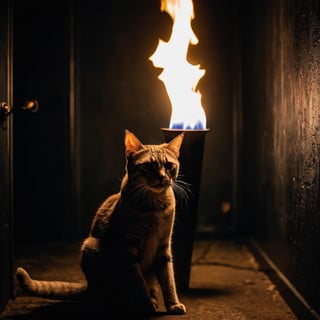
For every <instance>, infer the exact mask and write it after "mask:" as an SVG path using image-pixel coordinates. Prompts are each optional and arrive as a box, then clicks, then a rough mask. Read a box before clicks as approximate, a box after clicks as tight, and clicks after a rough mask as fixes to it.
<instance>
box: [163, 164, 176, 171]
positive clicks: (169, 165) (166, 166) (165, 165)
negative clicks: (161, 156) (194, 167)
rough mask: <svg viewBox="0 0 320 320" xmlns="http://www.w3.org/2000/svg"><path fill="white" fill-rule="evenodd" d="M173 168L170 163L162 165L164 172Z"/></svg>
mask: <svg viewBox="0 0 320 320" xmlns="http://www.w3.org/2000/svg"><path fill="white" fill-rule="evenodd" d="M173 167H174V165H173V163H172V162H166V163H165V164H164V168H165V169H166V170H171V169H172V168H173Z"/></svg>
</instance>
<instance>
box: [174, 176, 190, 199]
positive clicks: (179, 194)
mask: <svg viewBox="0 0 320 320" xmlns="http://www.w3.org/2000/svg"><path fill="white" fill-rule="evenodd" d="M179 177H180V176H179ZM172 187H173V190H174V192H175V195H176V200H177V202H181V203H182V204H184V205H187V204H188V202H189V199H190V195H191V194H192V191H191V184H190V183H188V182H185V181H183V180H180V179H178V178H177V179H175V180H173V183H172Z"/></svg>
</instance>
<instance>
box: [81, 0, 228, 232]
mask: <svg viewBox="0 0 320 320" xmlns="http://www.w3.org/2000/svg"><path fill="white" fill-rule="evenodd" d="M194 4H195V19H194V21H193V29H194V31H195V33H196V35H197V36H198V38H199V44H198V45H197V46H193V47H191V48H190V51H189V60H190V61H191V62H192V63H194V64H198V63H199V64H200V65H201V67H202V68H204V69H206V74H205V76H204V77H203V78H202V79H201V80H200V82H199V90H200V91H201V93H202V96H203V98H202V102H203V106H204V109H205V112H206V114H207V122H208V123H207V127H208V128H210V129H211V131H210V132H209V133H208V134H207V136H206V145H205V151H204V160H203V178H202V186H201V193H200V194H201V198H200V210H199V211H200V213H199V223H202V224H204V225H208V224H209V225H211V226H212V225H214V223H215V220H217V219H216V217H219V215H222V213H221V208H220V207H221V203H222V202H223V201H226V202H232V197H233V189H232V180H233V170H232V166H233V156H232V152H233V127H232V125H233V124H232V107H233V106H232V90H233V87H232V85H233V83H232V79H233V78H232V68H233V64H232V61H233V60H232V57H233V54H234V41H233V37H234V34H233V25H232V23H233V17H232V15H233V14H234V12H233V10H231V9H230V6H227V4H226V3H225V2H223V1H214V2H211V1H210V2H208V1H202V0H199V1H195V2H194ZM171 27H172V20H171V18H170V17H169V15H168V14H167V13H162V12H161V11H160V1H158V0H154V1H150V0H147V1H139V5H138V6H137V4H136V3H135V2H133V1H122V2H121V1H119V2H118V1H114V2H102V1H90V2H85V1H79V2H77V3H76V61H77V62H76V66H77V72H78V77H77V81H78V94H77V101H78V104H77V105H78V108H79V111H80V120H79V126H80V127H79V132H80V148H81V150H80V159H81V164H80V167H81V169H80V174H81V181H80V184H81V187H80V190H81V196H80V198H81V205H80V208H81V209H80V211H81V212H80V217H81V219H82V225H83V230H84V232H87V230H88V226H89V224H90V221H91V218H92V216H93V214H94V212H95V210H96V208H97V207H98V206H99V205H100V203H101V202H102V201H103V199H104V198H105V197H106V196H107V195H108V194H110V193H114V192H117V191H118V189H119V186H120V179H121V177H122V175H123V174H124V165H125V159H124V146H123V138H124V129H126V128H127V129H129V130H131V131H133V132H134V133H136V134H137V136H138V137H139V138H140V139H141V141H142V142H144V143H161V142H163V141H164V137H163V135H162V132H161V130H160V128H162V127H167V126H168V125H169V120H170V112H171V106H170V102H169V99H168V96H167V93H166V91H165V88H164V86H163V84H162V82H161V81H160V80H159V79H158V78H157V77H158V75H159V73H160V71H161V70H160V69H155V68H154V67H153V65H152V63H151V61H149V59H148V58H149V57H150V56H151V54H152V53H153V52H154V51H155V49H156V47H157V44H158V40H159V38H162V39H164V40H168V38H169V35H170V32H171ZM228 213H229V216H232V214H233V212H232V211H229V212H228ZM228 223H229V221H228Z"/></svg>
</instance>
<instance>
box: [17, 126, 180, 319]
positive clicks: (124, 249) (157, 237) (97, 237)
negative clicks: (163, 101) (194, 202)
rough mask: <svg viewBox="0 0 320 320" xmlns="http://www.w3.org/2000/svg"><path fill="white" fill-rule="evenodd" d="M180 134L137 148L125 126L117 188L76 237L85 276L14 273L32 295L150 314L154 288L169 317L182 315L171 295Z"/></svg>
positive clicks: (155, 304)
mask: <svg viewBox="0 0 320 320" xmlns="http://www.w3.org/2000/svg"><path fill="white" fill-rule="evenodd" d="M183 138H184V133H180V134H178V135H177V136H176V137H174V138H173V139H172V140H171V141H170V142H168V143H162V144H158V145H147V144H146V145H144V144H142V143H141V141H140V140H139V139H138V138H137V136H136V135H135V134H134V133H132V132H131V131H129V130H127V129H126V130H125V137H124V146H125V155H126V165H125V174H124V176H123V178H122V181H121V184H120V190H119V192H118V193H116V194H113V195H110V196H109V197H107V198H106V200H105V201H104V202H103V203H102V204H101V206H100V208H98V210H97V212H96V213H95V216H94V218H93V221H92V224H91V228H90V232H89V235H88V237H87V238H86V239H84V241H83V242H82V245H81V249H80V266H81V269H82V271H83V273H84V275H85V281H84V282H83V283H81V282H79V283H76V282H67V281H66V282H62V281H45V280H34V279H32V278H31V277H30V275H29V273H28V272H27V271H26V270H25V269H24V268H22V267H18V268H17V271H16V278H17V280H18V282H19V283H20V285H21V287H22V288H23V289H24V290H25V291H26V292H28V293H29V294H31V295H33V296H40V297H46V298H52V299H82V298H85V299H88V300H90V299H91V301H100V302H101V303H102V304H104V303H109V304H111V305H113V306H117V308H119V309H120V310H124V309H126V310H130V311H132V312H139V313H143V314H154V313H155V312H156V311H157V308H158V302H159V296H158V295H159V292H158V291H159V290H158V289H159V288H160V289H161V293H162V297H163V301H164V305H165V307H166V311H167V313H168V314H185V313H186V307H185V305H184V304H183V303H181V302H180V300H179V298H178V294H177V289H176V284H175V276H174V267H173V254H172V249H171V243H172V239H171V237H172V232H173V227H174V218H175V206H176V198H175V194H176V189H175V188H178V189H179V188H180V189H183V187H182V186H181V185H179V184H178V179H177V177H178V173H179V166H180V162H179V152H180V147H181V144H182V142H183Z"/></svg>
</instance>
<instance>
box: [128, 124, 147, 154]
mask: <svg viewBox="0 0 320 320" xmlns="http://www.w3.org/2000/svg"><path fill="white" fill-rule="evenodd" d="M124 145H125V147H126V155H127V156H129V155H131V154H133V153H135V152H137V151H138V150H140V149H142V148H143V144H142V143H141V142H140V140H139V139H138V138H137V137H136V136H135V135H134V134H133V133H132V132H130V131H129V130H127V129H126V130H125V137H124Z"/></svg>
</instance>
